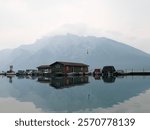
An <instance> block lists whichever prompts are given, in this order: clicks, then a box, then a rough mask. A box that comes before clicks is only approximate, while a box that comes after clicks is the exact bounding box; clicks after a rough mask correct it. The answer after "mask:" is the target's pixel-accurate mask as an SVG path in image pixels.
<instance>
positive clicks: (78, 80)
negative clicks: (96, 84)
mask: <svg viewBox="0 0 150 130" xmlns="http://www.w3.org/2000/svg"><path fill="white" fill-rule="evenodd" d="M88 82H89V78H88V76H82V77H81V76H73V77H53V78H52V79H51V86H53V87H54V88H56V89H62V88H67V87H71V86H76V85H83V84H86V83H88Z"/></svg>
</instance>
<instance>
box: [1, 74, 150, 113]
mask: <svg viewBox="0 0 150 130" xmlns="http://www.w3.org/2000/svg"><path fill="white" fill-rule="evenodd" d="M149 99H150V77H149V76H127V77H98V76H97V77H92V76H84V77H77V76H76V77H52V78H49V77H30V76H26V77H25V76H20V77H16V76H14V77H7V76H1V77H0V106H1V107H0V112H1V113H2V112H26V113H30V112H33V113H37V112H52V113H53V112H54V113H60V112H67V113H68V112H71V113H72V112H73V113H75V112H77V113H79V112H83V113H86V112H87V113H89V112H90V113H95V112H96V113H103V112H107V113H109V112H111V113H128V112H140V113H145V112H150V100H149Z"/></svg>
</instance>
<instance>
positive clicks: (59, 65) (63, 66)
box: [50, 61, 89, 75]
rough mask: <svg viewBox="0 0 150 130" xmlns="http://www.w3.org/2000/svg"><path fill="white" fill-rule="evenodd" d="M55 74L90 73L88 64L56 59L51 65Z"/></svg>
mask: <svg viewBox="0 0 150 130" xmlns="http://www.w3.org/2000/svg"><path fill="white" fill-rule="evenodd" d="M50 67H51V73H52V74H54V75H85V74H88V67H89V66H88V65H86V64H83V63H74V62H62V61H56V62H54V63H53V64H51V65H50Z"/></svg>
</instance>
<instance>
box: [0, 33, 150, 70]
mask: <svg viewBox="0 0 150 130" xmlns="http://www.w3.org/2000/svg"><path fill="white" fill-rule="evenodd" d="M0 55H1V57H0V63H1V65H0V69H1V70H6V69H8V68H9V65H13V66H14V69H15V70H18V69H30V68H31V69H32V68H34V69H35V68H36V67H37V66H39V65H43V64H51V63H53V62H55V61H69V62H83V63H86V64H88V65H90V69H93V68H95V67H96V68H97V67H98V68H102V67H103V66H105V65H114V66H115V67H116V68H117V69H130V70H131V69H132V68H133V69H139V70H142V69H143V68H144V69H149V70H150V55H149V54H147V53H145V52H143V51H141V50H138V49H136V48H133V47H131V46H128V45H126V44H123V43H120V42H117V41H114V40H111V39H108V38H105V37H94V36H87V37H84V36H77V35H71V34H67V35H57V36H49V37H44V38H42V39H39V40H37V41H36V42H35V43H34V44H32V45H22V46H20V47H18V48H15V49H12V50H2V51H0Z"/></svg>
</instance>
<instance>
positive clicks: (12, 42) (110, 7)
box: [0, 0, 150, 53]
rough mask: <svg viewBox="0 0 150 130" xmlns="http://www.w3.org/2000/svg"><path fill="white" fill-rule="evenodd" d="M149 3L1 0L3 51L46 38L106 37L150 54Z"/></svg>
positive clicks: (0, 44) (134, 0)
mask: <svg viewBox="0 0 150 130" xmlns="http://www.w3.org/2000/svg"><path fill="white" fill-rule="evenodd" d="M149 7H150V1H149V0H0V49H4V48H13V47H17V46H19V45H21V44H30V43H33V42H34V41H35V40H36V39H38V38H40V37H43V36H45V35H49V34H51V35H54V34H59V33H62V34H63V33H69V32H70V33H75V34H79V35H96V36H105V37H109V38H113V39H115V40H119V41H121V42H126V43H127V44H129V45H131V46H134V47H136V48H139V49H142V50H144V51H146V52H149V53H150V44H149V42H150V37H149V34H150V24H149V23H150V15H149V14H150V13H149V12H150V8H149Z"/></svg>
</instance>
